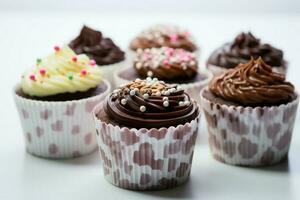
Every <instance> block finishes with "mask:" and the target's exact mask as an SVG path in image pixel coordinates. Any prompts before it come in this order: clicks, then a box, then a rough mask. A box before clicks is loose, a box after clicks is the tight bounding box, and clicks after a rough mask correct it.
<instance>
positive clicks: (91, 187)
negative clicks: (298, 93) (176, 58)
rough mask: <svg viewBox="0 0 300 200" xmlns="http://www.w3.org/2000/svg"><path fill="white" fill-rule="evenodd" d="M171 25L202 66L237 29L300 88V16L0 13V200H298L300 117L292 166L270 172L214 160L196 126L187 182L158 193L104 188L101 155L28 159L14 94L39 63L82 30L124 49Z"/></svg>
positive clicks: (292, 154) (113, 187)
mask: <svg viewBox="0 0 300 200" xmlns="http://www.w3.org/2000/svg"><path fill="white" fill-rule="evenodd" d="M158 22H170V23H176V24H179V25H183V26H186V27H187V28H189V29H190V31H191V33H192V34H193V35H195V36H196V37H197V41H198V44H199V46H200V47H201V50H202V52H201V60H202V61H204V60H205V59H206V58H207V56H208V55H209V53H210V52H211V51H212V50H213V49H214V48H216V47H218V46H219V45H221V44H222V43H223V42H226V41H228V40H230V39H232V38H233V37H234V36H235V35H236V34H237V33H238V32H239V31H241V30H245V31H247V30H252V31H253V33H254V34H255V35H257V36H258V37H261V38H263V40H264V41H267V42H271V43H272V44H274V45H275V46H278V47H280V48H282V49H283V50H284V52H285V56H286V59H287V60H288V61H289V73H288V79H289V80H290V81H292V82H293V83H294V84H295V86H296V87H297V88H298V89H299V86H300V54H299V53H300V47H299V45H300V42H299V41H300V40H299V35H300V15H298V16H297V15H271V16H268V15H256V16H243V15H240V16H238V15H227V16H222V15H200V14H199V15H197V14H185V15H180V14H178V15H174V14H173V15H159V14H153V15H152V16H151V15H150V13H149V14H145V15H142V14H137V15H133V14H126V13H124V14H122V13H119V14H116V13H115V14H113V13H110V14H108V13H106V14H105V13H102V14H100V13H64V14H62V13H55V12H54V13H43V12H40V13H31V14H30V13H3V12H2V13H0V63H1V67H0V70H1V71H0V94H1V95H0V99H1V100H0V136H1V137H0V199H1V200H11V199H26V200H35V199H37V200H41V199H56V200H60V199H64V200H67V199H72V200H76V199H107V200H108V199H131V200H135V199H142V198H143V199H145V200H146V199H169V198H173V199H213V200H214V199H243V200H247V199H272V200H276V199H300V159H299V155H300V135H299V131H300V118H299V112H298V117H297V119H296V122H295V124H296V125H295V128H294V135H293V141H292V145H291V149H290V154H289V160H288V162H286V163H283V164H280V165H277V166H273V167H267V168H258V169H251V168H242V167H233V166H229V165H225V164H222V163H219V162H217V161H215V160H214V159H213V158H212V157H211V156H210V154H209V149H208V145H207V142H206V139H207V133H206V129H205V127H204V126H202V127H201V130H200V132H201V133H200V136H199V138H198V144H197V146H196V149H195V154H194V161H193V166H192V173H191V178H190V180H189V182H188V183H187V184H186V185H184V186H180V187H177V188H174V189H170V190H166V191H158V192H133V191H127V190H123V189H119V188H117V187H115V186H112V185H110V184H109V183H107V182H106V181H105V180H104V178H103V176H102V168H101V165H100V159H99V156H98V153H97V152H95V153H94V154H92V155H89V156H86V157H82V158H77V159H73V160H60V161H56V160H46V159H40V158H37V157H34V156H31V155H29V154H27V153H25V148H24V141H23V135H22V132H21V127H20V123H19V118H18V116H17V112H16V109H15V105H14V102H13V99H12V95H11V90H12V87H13V85H14V84H15V83H17V81H18V80H19V77H20V75H21V73H22V71H23V70H24V69H26V68H29V67H31V66H33V64H34V62H35V59H36V58H37V57H43V56H44V55H47V54H48V53H49V52H51V51H52V47H53V46H54V45H55V44H63V43H66V42H68V41H69V40H70V39H72V38H73V37H75V36H76V35H77V34H78V31H79V29H80V28H81V26H82V24H83V23H86V24H88V25H91V26H93V27H94V28H97V29H99V30H102V31H103V33H104V34H105V35H109V36H111V37H112V38H114V40H115V42H117V43H118V44H120V46H121V47H123V48H126V47H127V45H128V42H129V40H130V39H131V38H132V37H133V36H134V35H135V34H136V33H138V32H139V31H140V30H141V29H142V28H143V27H147V26H148V25H151V24H153V23H158Z"/></svg>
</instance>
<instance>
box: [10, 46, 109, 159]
mask: <svg viewBox="0 0 300 200" xmlns="http://www.w3.org/2000/svg"><path fill="white" fill-rule="evenodd" d="M109 91H110V84H109V82H108V81H106V80H105V79H102V77H101V70H100V69H99V68H97V67H96V66H95V65H94V63H93V62H92V61H91V60H90V59H89V58H88V57H87V56H86V55H83V54H82V55H76V54H75V53H74V52H73V51H72V50H71V49H70V48H69V47H67V46H65V47H63V48H62V49H61V48H59V47H57V46H56V47H55V53H53V54H51V55H49V56H48V57H46V58H44V59H38V60H37V63H36V67H35V68H34V69H31V70H28V71H26V72H25V73H24V74H23V76H22V80H21V82H20V83H19V84H18V85H17V86H16V87H15V88H14V99H15V103H16V106H17V109H18V112H19V114H20V120H21V125H22V128H23V132H24V136H25V143H26V149H27V151H28V152H29V153H31V154H33V155H36V156H41V157H45V158H71V157H77V156H80V155H84V154H88V153H90V152H92V151H94V150H95V148H96V146H97V143H96V138H95V128H94V125H93V118H92V115H91V111H92V109H93V108H94V106H95V105H96V104H97V103H99V102H100V101H101V100H102V99H103V98H104V97H105V96H106V95H107V94H108V93H109Z"/></svg>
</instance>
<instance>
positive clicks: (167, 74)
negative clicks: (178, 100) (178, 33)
mask: <svg viewBox="0 0 300 200" xmlns="http://www.w3.org/2000/svg"><path fill="white" fill-rule="evenodd" d="M132 65H133V67H128V68H124V69H121V70H118V71H116V72H115V74H114V76H115V77H114V78H115V84H116V85H121V84H124V83H128V82H130V81H132V80H135V79H136V78H141V79H143V78H146V77H147V76H150V77H156V78H158V79H160V80H163V81H165V82H166V83H169V84H174V83H175V84H180V86H181V87H182V88H184V89H185V90H186V92H187V93H188V94H189V95H190V96H191V97H192V98H194V99H196V100H197V101H198V100H199V91H200V90H201V89H202V88H203V87H204V86H205V85H207V84H208V82H209V80H210V79H211V78H212V74H211V73H210V72H208V71H203V72H200V71H199V68H198V59H197V58H196V55H195V54H194V53H191V52H189V51H186V50H184V49H173V48H169V47H161V48H151V49H143V50H142V49H139V50H138V51H137V52H136V55H135V57H134V59H133V64H132Z"/></svg>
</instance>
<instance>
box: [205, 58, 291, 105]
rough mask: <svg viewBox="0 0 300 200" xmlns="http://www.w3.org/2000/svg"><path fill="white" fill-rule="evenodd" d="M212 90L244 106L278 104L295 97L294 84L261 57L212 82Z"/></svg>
mask: <svg viewBox="0 0 300 200" xmlns="http://www.w3.org/2000/svg"><path fill="white" fill-rule="evenodd" d="M209 89H210V91H211V92H212V93H213V94H215V95H216V96H218V97H221V98H222V99H225V100H228V101H233V102H236V103H239V104H241V105H245V106H256V105H266V106H267V105H278V104H281V103H287V102H289V101H291V100H292V98H293V96H294V86H293V85H292V84H291V83H289V82H286V81H285V77H284V75H283V74H279V73H276V72H273V71H272V68H271V66H269V65H267V64H265V63H264V61H263V60H262V58H258V59H257V60H254V59H251V60H250V61H249V62H248V63H246V64H240V65H238V66H237V67H236V68H234V69H231V70H229V71H228V72H226V73H224V74H223V75H221V76H219V77H215V78H214V79H213V80H212V81H211V82H210V84H209Z"/></svg>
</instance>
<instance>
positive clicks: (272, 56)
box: [208, 32, 285, 68]
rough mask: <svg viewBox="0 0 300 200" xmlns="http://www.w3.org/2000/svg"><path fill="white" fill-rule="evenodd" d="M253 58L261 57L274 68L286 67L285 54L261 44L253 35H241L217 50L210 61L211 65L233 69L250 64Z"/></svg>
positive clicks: (268, 45)
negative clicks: (243, 64) (239, 65)
mask: <svg viewBox="0 0 300 200" xmlns="http://www.w3.org/2000/svg"><path fill="white" fill-rule="evenodd" d="M251 57H253V58H254V59H257V58H259V57H261V58H262V59H263V60H264V61H265V62H266V63H267V64H268V65H271V66H273V67H282V66H285V62H284V60H283V52H282V51H281V50H279V49H277V48H275V47H273V46H271V45H270V44H264V43H261V42H260V40H259V39H257V38H256V37H255V36H253V35H252V33H250V32H249V33H241V34H239V35H238V36H237V37H236V38H235V39H234V41H233V42H232V43H227V44H225V45H223V46H222V47H220V48H219V49H217V50H215V51H214V52H213V53H212V55H211V56H210V57H209V59H208V63H209V64H213V65H216V66H220V67H224V68H233V67H235V66H237V65H238V64H240V63H246V62H248V61H249V60H250V59H251Z"/></svg>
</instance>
